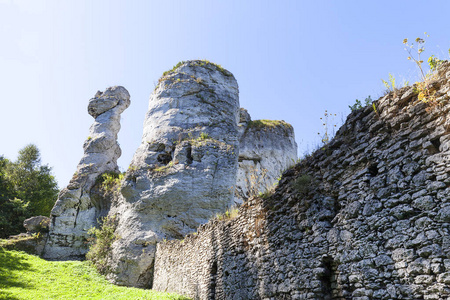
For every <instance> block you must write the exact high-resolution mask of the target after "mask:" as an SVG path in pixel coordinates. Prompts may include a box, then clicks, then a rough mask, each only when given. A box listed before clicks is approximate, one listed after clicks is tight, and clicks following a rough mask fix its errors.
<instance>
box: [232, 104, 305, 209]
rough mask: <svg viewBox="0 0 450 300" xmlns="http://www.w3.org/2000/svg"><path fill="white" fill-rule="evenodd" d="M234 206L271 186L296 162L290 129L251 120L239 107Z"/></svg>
mask: <svg viewBox="0 0 450 300" xmlns="http://www.w3.org/2000/svg"><path fill="white" fill-rule="evenodd" d="M239 133H240V141H239V168H238V173H237V178H236V191H237V193H236V198H235V202H236V204H237V205H239V204H241V203H242V202H243V201H245V200H246V199H248V198H249V197H251V196H257V195H258V194H259V193H263V192H265V191H267V190H269V189H271V188H273V187H274V184H276V183H277V180H278V178H279V177H280V175H281V173H282V172H283V171H284V170H286V169H287V168H288V167H290V166H292V165H294V164H295V162H296V161H297V144H296V142H295V137H294V129H293V128H292V126H291V125H290V124H288V123H286V122H284V121H271V120H256V121H251V118H250V115H249V114H248V112H247V110H245V109H242V108H241V113H240V122H239Z"/></svg>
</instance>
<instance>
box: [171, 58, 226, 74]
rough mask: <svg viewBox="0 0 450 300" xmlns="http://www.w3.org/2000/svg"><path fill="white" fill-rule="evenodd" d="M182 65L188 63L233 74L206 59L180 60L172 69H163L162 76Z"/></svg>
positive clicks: (173, 71)
mask: <svg viewBox="0 0 450 300" xmlns="http://www.w3.org/2000/svg"><path fill="white" fill-rule="evenodd" d="M183 65H189V66H194V67H207V68H208V67H209V68H215V69H218V70H219V71H220V72H221V73H222V74H223V75H225V76H233V74H232V73H231V72H230V71H228V70H226V69H224V68H223V67H222V66H221V65H218V64H215V63H212V62H210V61H208V60H206V59H202V60H186V61H180V62H179V63H177V64H176V65H175V66H173V68H172V69H170V70H167V71H165V72H164V73H163V75H162V76H163V77H164V76H167V75H170V74H172V73H175V72H176V70H177V69H179V68H180V67H181V66H183Z"/></svg>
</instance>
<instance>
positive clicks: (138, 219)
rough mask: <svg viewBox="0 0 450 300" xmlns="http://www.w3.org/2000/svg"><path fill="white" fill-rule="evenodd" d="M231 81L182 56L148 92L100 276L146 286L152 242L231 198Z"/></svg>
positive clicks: (235, 103)
mask: <svg viewBox="0 0 450 300" xmlns="http://www.w3.org/2000/svg"><path fill="white" fill-rule="evenodd" d="M238 118H239V97H238V85H237V82H236V80H235V78H234V76H233V75H232V74H231V73H230V72H228V71H226V70H224V69H222V68H221V67H218V66H216V65H214V64H211V63H207V62H203V61H188V62H185V63H182V64H181V65H179V66H178V67H177V68H176V69H175V70H174V71H173V72H171V73H169V74H166V75H165V76H163V77H162V78H161V80H160V83H159V85H158V87H157V88H156V89H155V91H154V92H153V94H152V95H151V97H150V101H149V110H148V113H147V116H146V119H145V121H144V133H143V137H142V143H141V145H140V147H139V148H138V149H137V151H136V153H135V155H134V157H133V160H132V162H131V165H130V168H129V170H128V171H127V174H126V176H125V180H124V182H123V184H122V187H121V193H122V195H121V196H120V198H119V199H118V201H117V202H118V204H117V205H114V206H113V207H112V208H111V211H110V215H118V216H119V223H118V227H117V230H116V233H117V234H118V235H119V236H120V239H119V240H117V241H116V242H114V243H113V251H112V253H111V257H110V259H109V262H110V266H109V267H110V270H111V273H110V274H109V275H108V276H107V277H108V279H110V280H112V281H113V282H115V283H117V284H120V285H128V286H139V287H150V286H151V283H152V274H153V272H152V271H153V263H154V257H155V251H156V246H155V245H156V242H157V241H158V240H161V239H173V238H182V237H183V236H184V235H186V234H188V233H190V232H194V231H195V230H196V229H197V227H198V226H199V225H200V224H203V223H206V222H207V221H208V220H209V219H210V218H211V217H212V216H214V215H215V214H216V213H220V212H223V211H225V210H226V209H227V208H228V207H230V206H231V205H232V203H233V198H234V195H233V194H234V188H235V182H236V172H237V167H238V153H239V149H238V145H239V134H238Z"/></svg>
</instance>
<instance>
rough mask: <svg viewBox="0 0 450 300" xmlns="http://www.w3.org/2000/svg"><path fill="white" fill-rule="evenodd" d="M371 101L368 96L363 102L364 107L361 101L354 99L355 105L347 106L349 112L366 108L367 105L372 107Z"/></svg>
mask: <svg viewBox="0 0 450 300" xmlns="http://www.w3.org/2000/svg"><path fill="white" fill-rule="evenodd" d="M372 103H373V100H372V97H371V96H370V95H369V96H368V97H367V98H366V99H365V100H364V106H363V104H362V102H361V101H359V100H358V99H356V101H355V104H353V105H349V106H348V108H350V110H351V111H352V112H353V111H355V110H358V109H360V108H363V107H366V106H368V105H372Z"/></svg>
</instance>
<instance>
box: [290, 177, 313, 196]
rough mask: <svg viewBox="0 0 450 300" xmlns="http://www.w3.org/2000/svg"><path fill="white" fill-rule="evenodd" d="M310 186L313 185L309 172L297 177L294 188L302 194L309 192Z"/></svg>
mask: <svg viewBox="0 0 450 300" xmlns="http://www.w3.org/2000/svg"><path fill="white" fill-rule="evenodd" d="M310 187H311V176H309V175H307V174H303V175H301V176H299V177H297V178H296V179H295V181H294V189H295V190H296V191H297V193H299V194H300V195H302V196H304V195H306V194H307V193H308V191H309V189H310Z"/></svg>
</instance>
